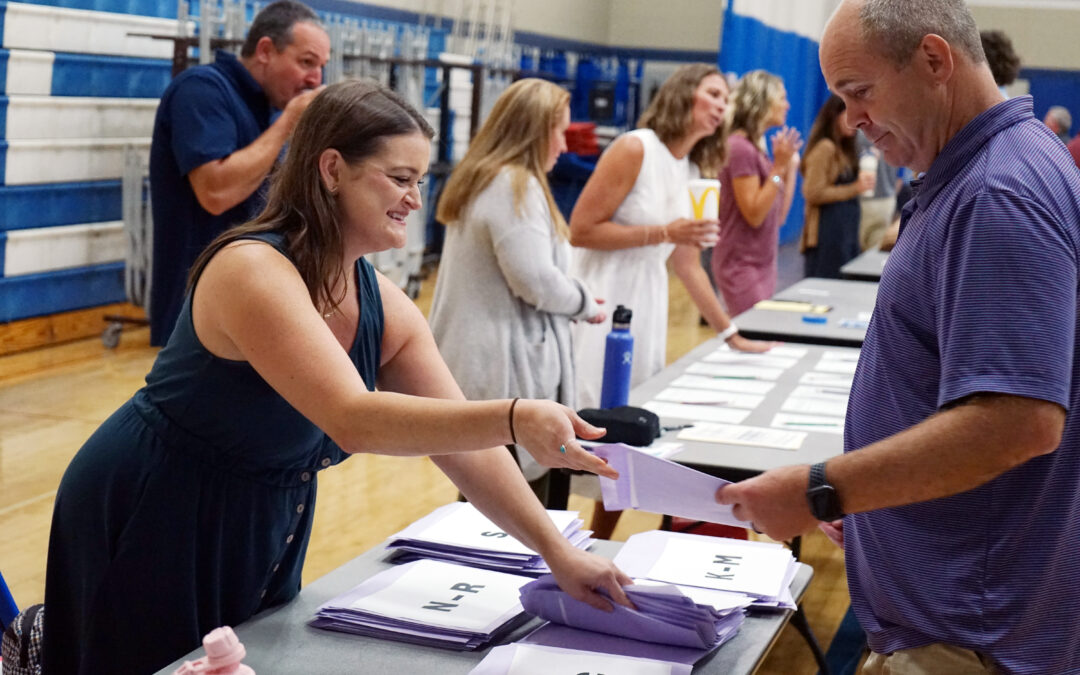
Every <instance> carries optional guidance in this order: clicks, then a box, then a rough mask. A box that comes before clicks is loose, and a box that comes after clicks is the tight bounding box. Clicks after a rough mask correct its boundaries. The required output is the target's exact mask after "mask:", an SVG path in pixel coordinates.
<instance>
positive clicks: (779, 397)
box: [630, 338, 858, 480]
mask: <svg viewBox="0 0 1080 675" xmlns="http://www.w3.org/2000/svg"><path fill="white" fill-rule="evenodd" d="M721 346H723V342H722V341H720V339H719V338H713V339H711V340H708V341H706V342H704V343H702V344H700V345H698V346H697V347H696V348H694V349H693V350H692V351H691V352H689V353H688V354H686V355H685V356H683V357H682V358H681V359H679V360H678V361H676V362H675V363H673V364H671V365H670V366H668V367H667V368H664V370H662V371H660V372H659V373H657V374H656V375H655V376H653V377H652V378H650V379H648V380H646V381H645V382H643V383H642V384H641V385H639V386H637V387H635V388H634V389H633V391H631V392H630V405H635V406H641V405H642V404H644V403H646V402H648V401H651V400H652V399H653V398H654V397H655V396H656V394H658V393H659V392H660V391H661V390H662V389H665V388H666V387H667V386H668V385H669V384H670V383H671V381H672V380H674V379H675V378H677V377H679V376H680V375H682V374H683V373H684V372H685V371H686V368H687V367H688V366H689V365H690V364H692V363H696V362H698V361H701V360H702V359H703V358H704V357H705V356H706V355H707V354H709V353H711V352H712V351H714V350H716V349H719V348H720V347H721ZM792 346H793V347H800V348H805V349H806V350H807V351H806V355H805V356H803V357H802V358H800V359H799V360H798V361H797V362H796V363H795V365H794V366H792V367H791V368H788V369H787V370H785V371H784V372H783V373H781V375H780V376H779V377H778V378H777V380H776V383H775V386H774V387H773V388H772V390H770V391H769V393H767V394H765V398H764V400H763V401H762V402H761V403H760V404H759V405H758V407H757V408H755V409H754V410H753V411H751V413H750V415H748V416H747V418H746V420H744V421H743V422H742V425H743V426H751V427H768V426H769V424H770V423H771V422H772V419H773V416H774V415H776V413H777V412H779V411H780V407H781V406H782V405H783V404H784V401H786V400H787V398H788V396H789V395H790V394H791V392H792V390H793V389H794V388H795V387H797V386H799V384H800V383H799V378H800V377H802V375H803V374H804V373H807V372H810V371H812V370H813V369H814V366H815V365H816V364H817V362H818V361H820V360H821V357H822V354H823V353H824V352H826V351H850V352H851V353H853V354H857V353H858V350H856V349H850V350H849V349H844V348H841V347H824V346H819V345H792ZM686 422H687V420H683V419H674V418H672V419H666V418H662V419H661V423H662V424H663V425H664V426H673V425H679V424H685V423H686ZM677 436H678V432H677V431H669V432H666V433H665V434H664V435H663V436H662V437H661V439H660V440H662V441H672V442H677V443H682V444H683V446H684V447H683V450H682V451H680V452H679V453H678V454H676V455H674V456H673V457H672V458H671V459H672V460H674V461H676V462H679V463H680V464H686V465H689V466H693V467H694V468H696V469H699V470H701V471H705V472H706V473H710V474H713V475H716V476H720V477H721V478H725V479H727V480H742V479H743V478H748V477H750V476H754V475H757V474H759V473H762V472H765V471H768V470H769V469H774V468H776V467H780V466H788V465H790V464H814V463H817V462H821V461H824V460H826V459H828V458H829V457H833V456H835V455H838V454H840V453H841V452H842V451H843V449H844V442H843V440H844V439H843V436H841V435H840V434H832V433H822V432H814V431H809V432H807V434H806V440H805V441H804V442H803V444H802V446H801V447H800V448H799V449H798V450H781V449H779V448H764V447H755V446H746V445H726V444H722V443H704V442H697V441H683V440H679V439H678V438H677Z"/></svg>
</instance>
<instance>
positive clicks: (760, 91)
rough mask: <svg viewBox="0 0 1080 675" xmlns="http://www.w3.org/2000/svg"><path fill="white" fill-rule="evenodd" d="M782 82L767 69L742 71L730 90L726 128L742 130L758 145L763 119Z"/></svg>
mask: <svg viewBox="0 0 1080 675" xmlns="http://www.w3.org/2000/svg"><path fill="white" fill-rule="evenodd" d="M783 86H784V81H783V80H781V79H780V78H779V77H778V76H776V75H773V74H772V73H770V72H768V71H764V70H751V71H750V72H749V73H746V74H745V75H743V76H742V77H741V78H740V79H739V82H738V84H736V85H735V89H733V90H732V92H731V105H730V106H728V114H729V115H730V116H731V122H730V124H729V130H730V131H742V132H743V133H745V134H746V137H747V138H749V139H750V142H751V143H753V144H754V145H756V146H758V147H761V146H762V140H761V135H762V134H764V133H765V119H766V118H767V117H768V115H769V109H770V108H771V107H772V104H773V102H774V101H775V100H776V99H777V98H779V97H780V91H781V88H782V87H783Z"/></svg>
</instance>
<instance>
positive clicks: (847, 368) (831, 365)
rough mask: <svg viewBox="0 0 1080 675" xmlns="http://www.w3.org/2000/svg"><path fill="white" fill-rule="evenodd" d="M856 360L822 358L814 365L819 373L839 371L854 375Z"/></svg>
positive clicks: (843, 373)
mask: <svg viewBox="0 0 1080 675" xmlns="http://www.w3.org/2000/svg"><path fill="white" fill-rule="evenodd" d="M858 365H859V363H858V361H837V360H832V359H826V358H823V359H821V360H820V361H818V362H817V365H816V366H814V370H816V371H818V372H819V373H840V374H842V375H854V374H855V367H856V366H858Z"/></svg>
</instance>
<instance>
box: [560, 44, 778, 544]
mask: <svg viewBox="0 0 1080 675" xmlns="http://www.w3.org/2000/svg"><path fill="white" fill-rule="evenodd" d="M727 94H728V90H727V83H726V82H724V78H723V76H722V75H721V74H720V72H719V71H718V70H717V69H716V67H715V66H711V65H707V64H689V65H685V66H682V67H680V68H679V69H678V70H676V71H675V72H674V73H673V74H672V75H671V77H669V78H668V79H667V81H666V82H664V84H663V86H661V87H660V91H659V92H657V94H656V96H655V98H653V101H652V103H650V104H649V107H648V108H647V109H646V110H645V113H644V114H643V115H642V116H641V119H640V120H639V122H638V127H639V128H638V129H636V130H634V131H630V132H628V133H625V134H623V135H622V136H620V137H618V138H617V139H615V141H614V142H613V143H612V144H611V146H610V147H608V148H607V150H606V151H605V152H604V154H603V155H601V157H600V161H599V162H598V163H597V165H596V170H595V171H594V172H593V174H592V176H591V177H590V178H589V180H588V182H587V183H586V184H585V188H584V189H583V190H582V192H581V196H580V197H579V198H578V201H577V204H576V205H575V206H574V212H573V213H572V214H571V216H570V243H572V244H573V245H574V246H576V247H579V250H577V251H575V265H574V267H573V268H572V269H573V270H574V271H575V273H576V274H578V275H580V277H581V278H582V279H583V280H584V281H585V283H586V285H588V287H589V288H591V289H592V290H593V292H595V293H596V294H597V295H598V296H599V297H602V298H604V300H605V301H606V303H607V306H608V307H615V306H617V305H625V306H627V307H629V308H630V309H632V310H633V312H634V316H633V319H632V320H631V322H630V332H631V334H632V335H633V336H634V360H633V365H632V371H631V378H630V383H631V386H636V385H638V384H640V383H642V382H644V381H645V380H646V379H648V378H649V377H651V376H652V375H654V374H656V373H657V372H659V371H660V370H661V369H663V367H664V363H665V359H666V352H667V322H668V273H667V267H666V263H667V259H668V258H669V257H670V258H671V259H672V265H673V267H674V270H675V274H676V275H677V276H678V277H679V279H681V280H682V282H683V284H684V285H685V286H686V290H687V291H688V292H689V294H690V297H691V299H692V300H693V301H694V304H695V305H697V307H698V310H699V311H700V312H701V314H702V316H704V317H705V319H706V320H707V321H708V323H709V326H710V327H712V329H713V330H715V331H716V332H717V333H718V334H719V335H720V337H721V338H723V339H724V340H726V341H727V342H728V344H729V345H731V346H732V347H733V348H735V349H741V350H747V351H765V350H767V349H768V348H769V347H770V345H769V344H768V343H762V342H754V341H750V340H746V339H744V338H743V337H742V336H740V335H739V333H738V329H737V328H736V326H735V324H734V323H732V322H731V318H730V317H729V316H728V314H727V313H726V312H725V311H724V308H723V307H722V306H721V305H720V302H719V301H718V300H717V298H716V295H715V293H713V290H712V286H711V285H710V284H709V278H708V276H707V275H706V274H705V270H704V269H702V267H701V258H700V252H701V247H703V246H709V245H711V244H712V243H713V242H714V241H715V237H716V229H717V224H716V221H715V220H690V219H689V218H687V216H688V215H690V198H689V181H690V178H691V177H697V176H698V175H699V174H700V175H705V176H715V175H716V172H717V171H718V170H719V168H720V165H721V164H722V163H723V161H724V145H723V129H722V126H723V121H724V109H725V108H726V107H727ZM605 334H606V331H604V330H596V329H595V328H594V327H592V326H582V325H580V324H578V325H577V326H576V327H575V328H574V362H575V365H576V369H577V383H578V387H577V389H578V398H579V403H580V405H582V406H596V405H597V404H598V403H599V400H600V385H601V380H602V377H603V362H604V340H605ZM595 513H596V514H597V515H601V514H602V509H601V508H599V504H598V505H597V510H596V512H595ZM615 519H617V516H615V517H614V518H611V519H609V520H607V521H603V520H602V515H601V519H600V520H598V519H597V517H596V516H594V519H593V523H592V528H593V529H594V530H596V531H597V533H598V535H599V536H610V533H611V530H612V529H613V528H614V520H615Z"/></svg>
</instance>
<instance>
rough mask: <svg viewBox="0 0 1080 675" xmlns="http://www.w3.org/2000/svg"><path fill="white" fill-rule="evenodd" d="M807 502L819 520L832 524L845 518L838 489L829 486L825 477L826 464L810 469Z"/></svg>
mask: <svg viewBox="0 0 1080 675" xmlns="http://www.w3.org/2000/svg"><path fill="white" fill-rule="evenodd" d="M806 501H807V503H808V504H809V506H810V513H812V514H813V516H814V517H815V518H817V519H818V520H823V521H828V522H831V521H833V520H837V519H840V518H843V517H844V512H843V510H841V508H840V497H839V495H837V494H836V488H834V487H833V486H832V485H829V483H828V480H827V479H826V477H825V462H819V463H817V464H814V465H813V466H811V467H810V480H809V481H807V486H806Z"/></svg>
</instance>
